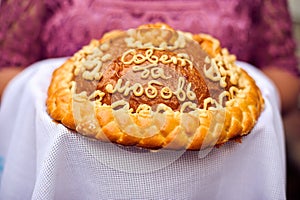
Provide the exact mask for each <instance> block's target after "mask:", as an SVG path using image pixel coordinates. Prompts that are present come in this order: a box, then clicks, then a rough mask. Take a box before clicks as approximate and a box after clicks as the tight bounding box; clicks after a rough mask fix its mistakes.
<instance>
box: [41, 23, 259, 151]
mask: <svg viewBox="0 0 300 200" xmlns="http://www.w3.org/2000/svg"><path fill="white" fill-rule="evenodd" d="M154 36H155V37H154ZM235 61H236V58H235V56H234V55H232V54H230V53H229V52H228V50H227V49H226V48H222V47H221V45H220V42H219V41H218V40H217V39H216V38H213V37H212V36H210V35H207V34H202V33H199V34H195V35H193V34H191V33H188V32H182V31H179V30H174V29H173V28H171V27H170V26H168V25H167V24H163V23H157V24H146V25H142V26H139V27H138V28H136V29H129V30H125V31H119V30H115V31H111V32H108V33H106V34H105V35H104V36H103V37H102V38H101V39H100V40H92V41H91V42H90V44H88V45H86V46H84V47H83V48H82V49H81V50H79V51H78V52H76V53H75V54H74V55H73V56H72V57H71V58H69V59H68V60H67V61H65V63H63V64H62V65H61V66H59V67H58V68H57V69H56V70H55V71H54V72H53V75H52V81H51V83H50V86H49V88H48V98H47V101H46V105H47V112H48V113H49V115H50V116H51V117H52V118H53V119H54V120H55V121H57V122H58V123H61V124H63V125H64V126H65V127H67V128H68V129H70V130H72V131H73V132H74V133H78V134H80V135H83V136H86V137H88V138H92V139H96V140H99V141H102V142H112V143H115V144H118V145H123V146H135V147H140V148H146V149H170V150H185V149H186V150H200V149H205V148H208V147H214V146H219V145H221V144H224V143H226V142H228V141H230V140H240V139H241V138H242V137H243V136H245V135H247V134H249V133H250V132H251V130H252V129H253V127H254V126H255V124H256V122H257V120H258V118H259V116H260V114H261V112H262V110H263V108H264V100H263V98H262V95H261V92H260V90H259V88H258V87H257V86H256V83H255V81H254V80H253V79H252V77H250V76H249V75H248V74H247V72H246V71H244V70H243V69H241V68H240V67H238V66H237V65H236V63H235Z"/></svg>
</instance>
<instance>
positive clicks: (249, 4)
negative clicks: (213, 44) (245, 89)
mask: <svg viewBox="0 0 300 200" xmlns="http://www.w3.org/2000/svg"><path fill="white" fill-rule="evenodd" d="M152 22H166V23H168V24H169V25H171V26H172V27H173V28H176V29H180V30H183V31H190V32H192V33H199V32H204V33H209V34H211V35H213V36H214V37H217V38H218V39H219V40H220V41H221V43H222V46H223V47H226V48H228V49H229V50H230V51H231V52H232V53H234V54H236V55H237V58H238V60H242V61H246V62H249V63H252V64H253V65H255V66H257V67H260V68H262V67H268V66H278V67H283V68H285V69H287V70H289V71H291V72H292V73H294V74H297V73H298V72H297V59H296V57H295V54H294V52H295V42H294V40H293V38H292V31H291V30H292V23H291V19H290V15H289V12H288V10H287V2H286V1H285V0H199V1H193V0H163V1H158V0H153V1H150V0H84V1H82V0H44V1H41V0H27V1H23V0H11V1H8V0H4V1H1V6H0V67H1V66H9V65H23V66H27V65H29V64H31V63H33V62H35V61H37V60H41V59H45V58H53V57H61V56H70V55H72V54H73V53H74V52H75V51H77V50H78V49H80V48H81V47H82V45H85V44H87V43H89V41H90V40H91V39H92V38H100V37H101V36H102V35H103V33H104V32H106V31H109V30H112V29H128V28H132V27H137V26H138V25H140V24H143V23H152Z"/></svg>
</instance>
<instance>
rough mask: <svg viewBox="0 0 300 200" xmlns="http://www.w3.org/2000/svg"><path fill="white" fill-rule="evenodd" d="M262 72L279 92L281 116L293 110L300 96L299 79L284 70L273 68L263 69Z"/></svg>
mask: <svg viewBox="0 0 300 200" xmlns="http://www.w3.org/2000/svg"><path fill="white" fill-rule="evenodd" d="M263 72H264V73H265V74H266V75H267V76H268V77H269V78H270V79H271V80H272V81H273V82H274V84H275V85H276V87H277V89H278V91H279V95H280V99H281V111H282V114H283V115H285V114H288V113H289V112H290V111H293V110H295V109H296V108H297V104H298V98H299V95H300V89H299V88H300V82H299V80H300V79H299V78H298V77H297V76H295V75H293V74H291V73H290V72H288V71H286V70H284V69H280V68H275V67H268V68H265V69H263Z"/></svg>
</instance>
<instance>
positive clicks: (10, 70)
mask: <svg viewBox="0 0 300 200" xmlns="http://www.w3.org/2000/svg"><path fill="white" fill-rule="evenodd" d="M22 70H23V68H22V67H4V68H2V69H0V100H1V97H2V93H3V91H4V89H5V87H6V86H7V84H8V83H9V81H10V80H11V79H13V78H14V77H15V76H16V75H17V74H19V73H20V72H21V71H22Z"/></svg>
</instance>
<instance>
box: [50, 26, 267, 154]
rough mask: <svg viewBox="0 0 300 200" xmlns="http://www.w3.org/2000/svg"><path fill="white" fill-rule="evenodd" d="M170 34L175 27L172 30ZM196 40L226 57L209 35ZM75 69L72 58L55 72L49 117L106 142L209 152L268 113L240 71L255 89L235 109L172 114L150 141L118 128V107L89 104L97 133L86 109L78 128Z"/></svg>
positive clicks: (238, 100)
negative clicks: (74, 94) (205, 150)
mask: <svg viewBox="0 0 300 200" xmlns="http://www.w3.org/2000/svg"><path fill="white" fill-rule="evenodd" d="M145 26H146V27H157V28H160V27H161V25H157V24H155V25H144V26H141V27H142V28H143V27H145ZM167 28H169V27H168V26H167ZM118 33H119V31H113V32H110V33H108V34H106V35H105V36H104V37H103V38H102V39H101V40H99V41H100V43H101V42H104V41H106V40H107V39H109V38H112V37H114V36H115V35H117V34H118ZM193 39H194V40H196V41H197V42H198V43H199V45H200V46H201V48H203V49H204V50H205V51H206V52H207V53H208V54H209V55H210V56H211V57H212V58H214V57H215V56H216V55H218V54H220V53H221V52H222V49H221V47H220V44H219V42H218V40H217V39H215V38H212V37H211V36H209V35H205V34H198V35H193ZM234 67H236V66H234ZM74 68H75V66H74V61H73V60H72V58H70V59H68V60H67V61H66V62H65V63H64V64H63V65H62V66H60V67H59V68H57V69H56V70H55V71H54V72H53V75H52V80H51V84H50V86H49V88H48V98H47V101H46V106H47V112H48V113H49V115H50V116H51V117H52V118H53V119H54V120H56V121H57V122H59V123H62V124H63V125H65V126H66V127H68V128H69V129H72V130H76V131H77V132H78V133H80V134H82V135H85V136H87V137H90V138H94V139H97V140H100V141H104V142H113V143H117V144H121V145H125V146H138V147H143V148H148V149H160V148H167V149H177V150H179V149H189V150H199V149H204V148H207V147H212V146H216V145H220V144H223V143H225V142H227V141H229V140H231V139H235V138H239V137H241V136H244V135H247V134H249V133H250V131H251V130H252V128H253V127H254V125H255V124H256V121H257V120H258V117H259V115H260V113H261V112H262V110H263V107H264V100H263V98H262V95H261V92H260V90H259V88H258V87H257V86H256V84H255V81H254V80H253V79H252V78H251V77H250V76H249V75H248V74H247V72H246V71H244V70H242V69H240V77H239V79H242V80H243V81H244V84H245V85H248V86H249V87H248V88H250V89H248V90H247V91H243V90H241V91H242V93H244V94H243V95H236V96H235V98H234V101H232V102H231V103H230V105H226V106H225V107H224V109H222V110H220V111H216V110H213V109H212V110H211V109H207V110H205V113H204V114H203V113H202V114H201V115H198V116H195V115H191V114H188V113H180V112H179V113H178V112H173V111H168V112H167V113H166V115H165V123H164V124H163V126H161V127H160V130H159V131H158V132H157V133H156V134H153V135H151V136H149V137H143V136H139V135H133V134H128V133H126V131H124V130H122V129H120V127H119V126H118V123H117V121H116V119H115V116H114V113H113V109H112V106H108V105H100V104H97V103H96V104H95V103H94V104H90V103H88V102H87V105H85V106H86V107H91V106H92V108H93V109H92V111H93V113H92V115H93V116H94V119H95V122H96V123H98V124H99V126H98V127H96V128H95V127H91V126H90V125H89V123H90V121H89V120H88V119H86V118H85V114H86V115H91V113H88V112H90V111H91V110H89V111H85V110H84V108H82V109H81V108H80V109H81V110H80V113H79V115H81V116H82V118H81V122H80V126H78V122H77V121H76V119H75V117H74V112H77V111H74V110H73V108H74V98H73V94H72V79H73V76H74V74H73V72H74ZM246 92H247V93H246ZM129 115H130V117H131V118H132V119H133V121H134V122H135V123H136V124H139V126H140V127H142V128H143V127H144V126H146V125H147V124H149V119H147V118H145V117H142V116H138V115H139V114H137V113H134V114H129ZM218 118H220V120H219V119H218ZM85 120H86V121H85ZM218 120H219V121H218ZM95 122H94V123H95Z"/></svg>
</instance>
